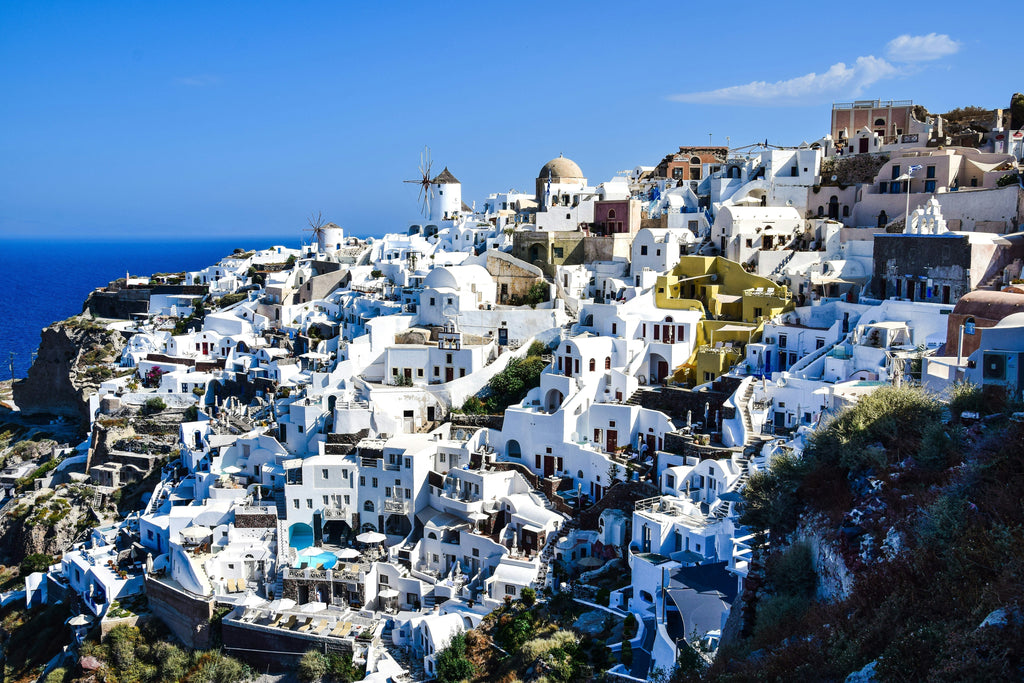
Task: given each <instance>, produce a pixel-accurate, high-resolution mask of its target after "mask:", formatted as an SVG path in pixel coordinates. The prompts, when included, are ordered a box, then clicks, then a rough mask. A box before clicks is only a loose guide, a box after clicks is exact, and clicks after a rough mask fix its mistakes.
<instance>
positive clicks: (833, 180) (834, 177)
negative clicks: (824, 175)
mask: <svg viewBox="0 0 1024 683" xmlns="http://www.w3.org/2000/svg"><path fill="white" fill-rule="evenodd" d="M837 180H839V176H837V175H836V174H834V173H833V174H832V182H835V181H837Z"/></svg>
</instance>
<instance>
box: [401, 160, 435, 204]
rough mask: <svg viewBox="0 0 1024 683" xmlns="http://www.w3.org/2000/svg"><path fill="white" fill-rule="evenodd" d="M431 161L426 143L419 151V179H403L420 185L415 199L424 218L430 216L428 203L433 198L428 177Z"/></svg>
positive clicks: (432, 189) (432, 190)
mask: <svg viewBox="0 0 1024 683" xmlns="http://www.w3.org/2000/svg"><path fill="white" fill-rule="evenodd" d="M432 163H433V162H431V160H430V148H429V147H427V146H426V145H424V146H423V151H422V152H421V153H420V176H421V177H420V178H419V180H403V181H402V182H405V183H413V184H415V185H419V186H420V190H419V194H418V196H417V201H418V202H419V203H420V212H421V213H422V214H423V217H424V218H430V203H431V201H432V200H433V199H434V188H433V187H432V185H431V178H430V166H431V164H432Z"/></svg>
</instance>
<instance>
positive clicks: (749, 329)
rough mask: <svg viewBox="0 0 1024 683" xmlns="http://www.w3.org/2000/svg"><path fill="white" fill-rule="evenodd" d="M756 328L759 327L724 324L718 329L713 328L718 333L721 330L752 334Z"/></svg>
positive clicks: (714, 332)
mask: <svg viewBox="0 0 1024 683" xmlns="http://www.w3.org/2000/svg"><path fill="white" fill-rule="evenodd" d="M756 329H757V328H755V327H748V326H747V325H722V326H721V327H719V328H718V329H717V330H713V331H712V333H713V334H718V333H719V332H746V333H747V334H750V333H751V332H753V331H754V330H756Z"/></svg>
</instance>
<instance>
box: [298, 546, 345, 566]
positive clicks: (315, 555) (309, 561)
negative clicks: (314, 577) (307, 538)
mask: <svg viewBox="0 0 1024 683" xmlns="http://www.w3.org/2000/svg"><path fill="white" fill-rule="evenodd" d="M303 562H305V563H306V567H308V568H309V569H316V568H317V565H321V564H322V565H323V566H324V567H323V568H324V569H332V568H333V567H334V565H335V564H337V563H338V556H337V555H335V554H334V553H329V552H326V551H324V550H319V549H317V548H307V549H306V550H301V551H299V557H298V559H297V560H296V561H295V567H296V568H298V567H301V566H302V563H303Z"/></svg>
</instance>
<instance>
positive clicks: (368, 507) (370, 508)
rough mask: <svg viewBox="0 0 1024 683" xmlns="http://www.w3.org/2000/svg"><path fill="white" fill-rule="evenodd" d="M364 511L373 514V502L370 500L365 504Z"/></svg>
mask: <svg viewBox="0 0 1024 683" xmlns="http://www.w3.org/2000/svg"><path fill="white" fill-rule="evenodd" d="M363 510H365V511H366V512H373V501H372V500H368V501H366V502H365V503H363Z"/></svg>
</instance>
